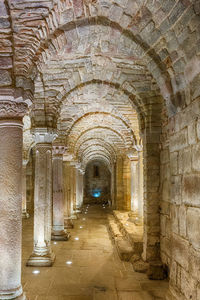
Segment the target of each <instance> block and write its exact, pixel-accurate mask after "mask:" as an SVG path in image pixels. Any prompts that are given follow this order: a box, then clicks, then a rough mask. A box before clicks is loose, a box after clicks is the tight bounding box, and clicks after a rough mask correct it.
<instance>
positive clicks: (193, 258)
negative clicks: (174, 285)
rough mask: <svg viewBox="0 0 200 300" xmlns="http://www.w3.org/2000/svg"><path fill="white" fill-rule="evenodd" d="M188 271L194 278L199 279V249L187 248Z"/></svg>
mask: <svg viewBox="0 0 200 300" xmlns="http://www.w3.org/2000/svg"><path fill="white" fill-rule="evenodd" d="M188 259H189V273H190V274H192V276H193V277H194V278H196V279H197V280H199V278H200V251H199V250H198V251H197V250H195V249H193V248H192V247H190V249H189V258H188Z"/></svg>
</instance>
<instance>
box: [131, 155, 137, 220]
mask: <svg viewBox="0 0 200 300" xmlns="http://www.w3.org/2000/svg"><path fill="white" fill-rule="evenodd" d="M131 210H132V211H133V213H134V214H135V215H136V216H137V215H138V176H137V161H134V160H131Z"/></svg>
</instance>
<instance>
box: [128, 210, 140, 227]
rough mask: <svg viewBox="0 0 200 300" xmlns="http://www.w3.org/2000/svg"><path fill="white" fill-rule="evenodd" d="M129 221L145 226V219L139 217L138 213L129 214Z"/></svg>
mask: <svg viewBox="0 0 200 300" xmlns="http://www.w3.org/2000/svg"><path fill="white" fill-rule="evenodd" d="M128 216H129V219H128V221H131V222H132V223H134V224H135V225H137V226H141V225H143V219H142V218H141V217H140V216H139V215H138V212H134V211H130V212H129V213H128Z"/></svg>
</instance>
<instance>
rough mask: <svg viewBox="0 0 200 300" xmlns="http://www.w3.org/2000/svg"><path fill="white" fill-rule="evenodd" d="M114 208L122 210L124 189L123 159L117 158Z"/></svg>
mask: <svg viewBox="0 0 200 300" xmlns="http://www.w3.org/2000/svg"><path fill="white" fill-rule="evenodd" d="M115 199H116V207H115V209H119V210H120V209H124V207H123V202H124V188H123V157H122V156H118V157H117V160H116V198H115Z"/></svg>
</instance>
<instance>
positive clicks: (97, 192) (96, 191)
mask: <svg viewBox="0 0 200 300" xmlns="http://www.w3.org/2000/svg"><path fill="white" fill-rule="evenodd" d="M92 196H93V197H95V198H99V197H100V196H101V191H99V190H94V191H92Z"/></svg>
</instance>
